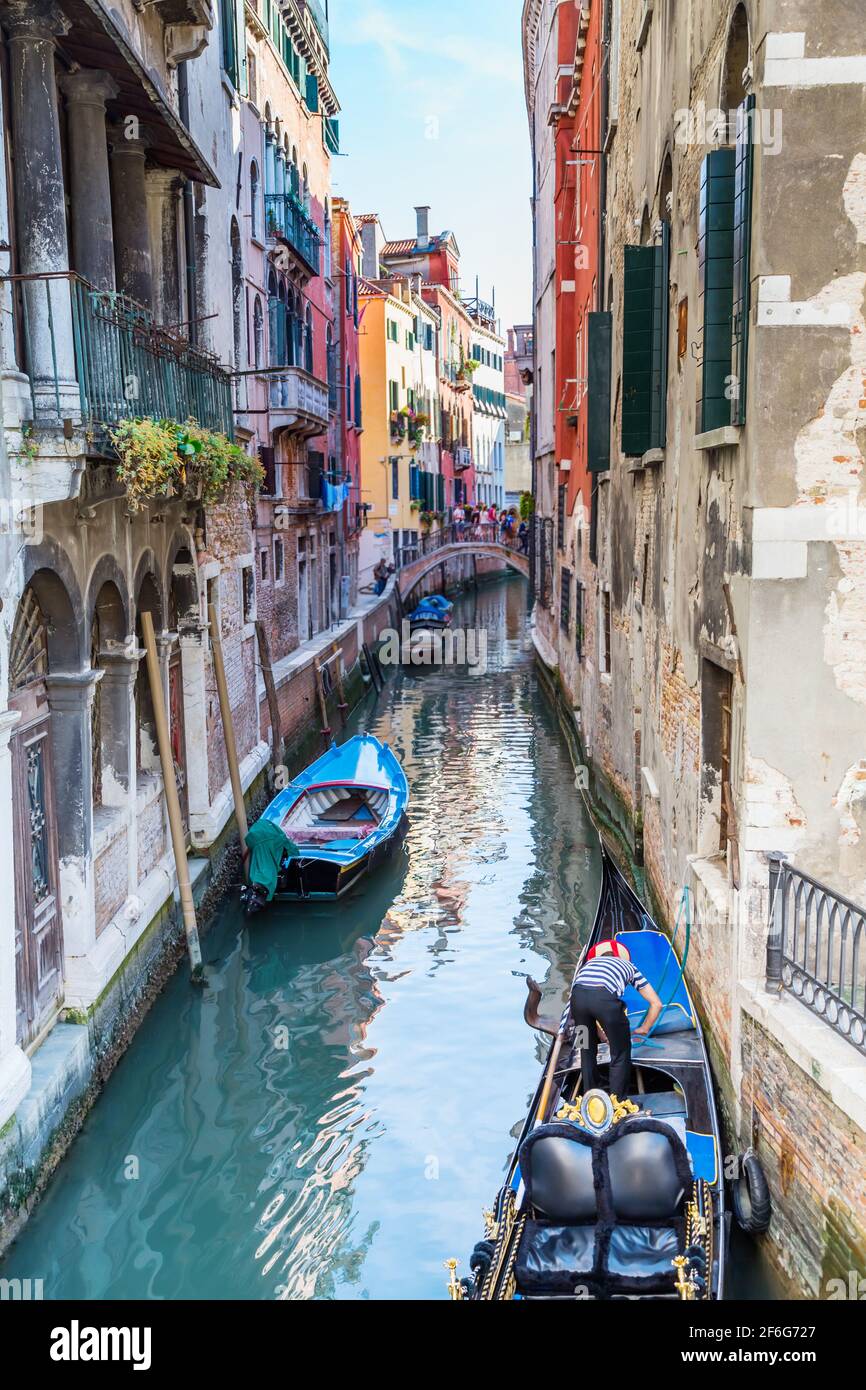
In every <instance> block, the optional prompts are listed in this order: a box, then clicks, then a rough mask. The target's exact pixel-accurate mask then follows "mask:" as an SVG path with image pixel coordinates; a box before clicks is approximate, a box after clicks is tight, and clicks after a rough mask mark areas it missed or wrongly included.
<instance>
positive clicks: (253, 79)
mask: <svg viewBox="0 0 866 1390" xmlns="http://www.w3.org/2000/svg"><path fill="white" fill-rule="evenodd" d="M247 89H248V91H249V98H250V101H251V102H252V104H253V106H258V104H259V82H258V73H257V70H256V55H255V53H253V50H252V49H251V48H248V49H247Z"/></svg>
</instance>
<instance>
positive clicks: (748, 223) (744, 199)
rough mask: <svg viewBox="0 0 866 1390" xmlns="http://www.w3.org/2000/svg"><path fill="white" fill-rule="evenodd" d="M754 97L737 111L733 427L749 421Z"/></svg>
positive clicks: (732, 361)
mask: <svg viewBox="0 0 866 1390" xmlns="http://www.w3.org/2000/svg"><path fill="white" fill-rule="evenodd" d="M754 110H755V98H754V96H747V97H746V100H745V101H744V102H743V104H742V106H741V107H740V108H739V110H738V111H737V145H736V150H735V154H734V239H733V286H732V297H733V305H732V312H731V336H732V350H731V372H732V374H733V376H734V378H735V382H734V384H735V386H736V388H737V389H736V394H735V395H734V396H732V398H731V424H732V425H743V424H745V421H746V377H747V373H748V348H749V311H750V308H751V302H750V300H751V296H750V273H749V256H750V251H751V242H752V165H753V151H754V142H753V139H752V130H753V122H754V119H755V117H754Z"/></svg>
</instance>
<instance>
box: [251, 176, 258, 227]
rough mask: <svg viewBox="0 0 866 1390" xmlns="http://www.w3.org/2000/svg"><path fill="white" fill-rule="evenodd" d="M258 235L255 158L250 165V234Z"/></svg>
mask: <svg viewBox="0 0 866 1390" xmlns="http://www.w3.org/2000/svg"><path fill="white" fill-rule="evenodd" d="M258 235H259V166H258V164H257V163H256V161H255V160H253V162H252V163H251V165H250V236H253V237H258Z"/></svg>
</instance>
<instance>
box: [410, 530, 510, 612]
mask: <svg viewBox="0 0 866 1390" xmlns="http://www.w3.org/2000/svg"><path fill="white" fill-rule="evenodd" d="M470 558H473V559H475V560H482V559H483V560H502V561H503V562H504V563H505V564H506V565H508V566H509V568H511V569H513V570H516V571H517V573H518V574H522V575H523V577H524V579H528V578H529V558H528V556H526V555H522V554H520V552H519V551H518V550H516V549H513V548H512V547H511V546H509V545H500V543H499V542H498V541H493V540H484V539H477V540H476V539H471V538H468V537H467V539H465V540H451V539H449V540H447V541H446V542H445V543H444V544H440V545H439V546H437V547H436V548H435V549H433V548H431V549H430V550H429V551H428V552H427V553H426V554H422V555H418V556H417V557H416V558H415V559H412V560H408V561H407V562H406V563H404V564H402V565H401V566H400V569H399V571H398V573H397V588H398V590H399V593H400V597H401V599H402V600H403V603H404V604H405V603H406V602H407V600H408V598H409V595H410V594H411V593H412V590H413V589H415V588H416V587H417V586H418V584H420V582H421V580H422V579H424V578H425V577H426V576H427V575H428V574H432V573H433V571H434V570H437V569H439V568H440V567H441V566H446V565H447V564H448V563H449V561H453V560H468V559H470ZM443 574H444V570H443Z"/></svg>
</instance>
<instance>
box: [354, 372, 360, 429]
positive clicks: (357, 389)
mask: <svg viewBox="0 0 866 1390" xmlns="http://www.w3.org/2000/svg"><path fill="white" fill-rule="evenodd" d="M355 426H356V428H357V429H360V428H361V374H360V372H356V373H355Z"/></svg>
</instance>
